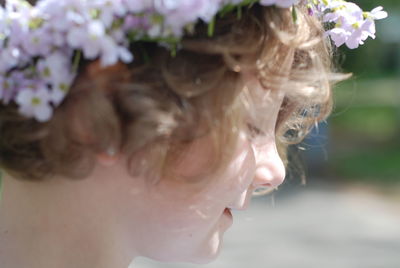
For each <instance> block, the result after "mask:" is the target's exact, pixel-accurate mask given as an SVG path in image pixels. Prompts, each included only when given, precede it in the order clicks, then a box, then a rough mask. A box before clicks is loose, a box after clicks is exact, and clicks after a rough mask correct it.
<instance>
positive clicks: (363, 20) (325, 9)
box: [309, 0, 388, 49]
mask: <svg viewBox="0 0 400 268" xmlns="http://www.w3.org/2000/svg"><path fill="white" fill-rule="evenodd" d="M312 4H313V5H314V7H315V8H314V9H316V10H319V12H320V14H322V16H323V21H324V22H327V23H332V24H334V27H333V28H332V29H331V30H328V31H327V34H328V35H329V36H330V37H331V39H332V41H333V42H334V43H335V45H336V46H337V47H340V46H341V45H343V44H346V46H347V47H348V48H350V49H355V48H358V46H359V45H362V44H364V41H365V40H366V39H367V38H368V37H371V38H373V39H374V38H375V32H376V29H375V20H380V19H384V18H386V17H387V16H388V14H387V12H386V11H383V8H382V7H380V6H379V7H376V8H374V9H373V10H372V11H371V12H364V11H363V10H362V9H361V8H360V7H359V6H358V5H356V4H354V3H351V2H346V1H343V0H330V1H328V0H324V1H312V3H310V4H309V5H312ZM311 9H312V8H311Z"/></svg>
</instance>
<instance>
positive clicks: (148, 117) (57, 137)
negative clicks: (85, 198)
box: [0, 5, 336, 181]
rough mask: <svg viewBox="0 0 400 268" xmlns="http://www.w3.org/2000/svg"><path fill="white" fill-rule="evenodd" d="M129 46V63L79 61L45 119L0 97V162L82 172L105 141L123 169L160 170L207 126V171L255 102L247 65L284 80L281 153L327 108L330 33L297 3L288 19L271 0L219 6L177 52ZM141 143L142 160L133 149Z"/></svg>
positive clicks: (277, 82)
mask: <svg viewBox="0 0 400 268" xmlns="http://www.w3.org/2000/svg"><path fill="white" fill-rule="evenodd" d="M131 49H132V50H133V52H134V55H136V58H135V61H134V63H132V64H131V65H124V64H117V65H115V66H112V67H110V68H106V69H102V68H100V66H99V64H98V62H85V63H83V64H81V67H80V75H79V76H78V78H77V79H76V81H75V83H74V85H73V87H72V88H71V90H70V92H69V93H68V96H67V97H66V99H65V100H64V102H63V103H62V105H61V106H60V107H59V108H57V109H56V111H55V115H54V117H53V118H52V120H51V121H49V122H47V123H38V122H36V121H34V120H32V119H27V118H24V117H22V116H20V115H19V113H18V111H17V107H16V106H12V105H7V106H3V105H0V132H1V136H0V166H1V167H2V168H4V169H5V170H6V171H7V172H9V173H11V174H12V175H14V177H16V178H21V179H25V180H36V181H37V180H44V179H48V178H52V177H54V176H65V177H69V178H84V177H86V176H88V175H89V174H90V172H91V171H92V169H93V167H94V166H95V163H96V155H97V154H98V153H100V152H105V151H107V150H108V149H109V148H114V149H116V150H119V151H120V152H122V153H123V154H124V155H126V156H127V157H128V159H129V165H128V168H129V171H130V172H131V173H132V174H134V173H136V172H143V171H147V170H149V168H150V167H151V169H152V170H157V171H160V172H163V173H168V172H169V171H170V169H169V168H168V167H169V166H170V165H169V164H170V163H171V161H172V162H173V161H177V160H179V159H181V158H182V157H185V154H186V153H187V150H186V149H187V148H188V147H190V144H191V143H192V142H193V141H194V140H196V139H197V138H198V137H201V136H203V135H205V134H211V135H212V137H213V140H214V146H213V147H214V149H215V154H216V156H217V159H218V161H216V162H213V163H210V165H208V166H209V167H210V168H209V172H215V171H216V170H217V169H218V168H221V167H223V166H224V165H225V164H226V163H228V162H229V159H230V158H231V156H232V153H233V150H234V146H233V145H234V144H235V142H236V141H237V138H238V130H240V129H244V128H247V127H248V126H247V124H246V122H245V120H244V117H245V116H244V115H245V114H254V113H256V112H257V113H260V112H262V111H260V109H259V108H257V111H256V110H255V108H254V107H253V106H252V100H251V97H250V95H251V94H250V92H251V88H248V87H246V86H245V85H244V84H243V83H242V80H241V73H243V72H249V73H252V74H254V75H255V76H256V77H257V78H258V80H259V81H260V83H261V84H262V85H263V87H264V88H265V91H269V90H285V93H286V97H285V99H284V102H283V105H282V108H281V110H280V113H279V118H278V122H277V128H276V132H277V140H278V143H279V144H280V146H279V148H280V153H281V155H282V156H283V157H284V155H285V151H286V149H285V148H286V145H287V144H290V143H296V142H298V141H300V140H301V138H302V137H304V136H305V135H306V134H307V132H308V130H309V129H310V127H311V126H312V125H313V124H314V123H315V122H317V121H320V120H322V119H324V118H325V117H326V116H327V115H328V114H329V112H330V110H331V86H332V84H333V82H334V81H335V80H336V79H335V77H336V76H335V75H334V74H333V69H332V63H331V54H332V52H331V47H330V43H329V42H328V41H327V40H326V38H325V37H324V31H323V27H322V24H321V22H320V21H318V19H317V18H315V17H312V16H309V15H308V14H307V10H306V9H305V7H304V8H300V9H299V10H298V21H297V23H295V22H294V21H293V18H292V15H291V12H290V10H288V9H279V8H275V7H261V6H259V5H253V6H252V7H250V8H248V9H246V11H245V12H244V13H243V14H242V17H241V18H238V17H237V15H236V14H233V13H232V14H225V15H224V16H222V17H221V16H220V17H218V19H217V23H216V28H215V33H214V35H213V36H212V37H208V35H207V25H205V24H202V23H198V24H197V25H196V27H195V29H194V31H193V34H188V35H187V36H185V37H184V39H183V41H182V47H181V48H180V49H179V50H178V52H177V55H176V56H172V55H171V53H170V52H169V51H168V50H167V49H165V48H163V47H162V46H159V45H157V44H154V43H145V42H141V43H134V44H133V45H132V47H131ZM258 116H259V115H258ZM265 116H268V115H265ZM199 126H201V127H199ZM222 144H223V145H224V146H223V147H222V146H221V145H222ZM141 150H145V151H146V154H145V155H146V159H147V160H146V161H143V159H141V161H137V158H136V157H135V155H136V154H137V153H138V152H140V151H141Z"/></svg>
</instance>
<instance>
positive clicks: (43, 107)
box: [15, 87, 53, 122]
mask: <svg viewBox="0 0 400 268" xmlns="http://www.w3.org/2000/svg"><path fill="white" fill-rule="evenodd" d="M15 101H16V103H17V104H18V105H19V112H20V113H21V114H22V115H25V116H27V117H33V118H35V119H36V120H38V121H39V122H46V121H48V120H49V119H50V118H51V116H52V114H53V109H52V107H51V105H50V94H49V91H48V89H47V88H45V87H40V88H39V89H38V90H33V89H32V88H25V89H22V90H20V91H19V92H18V94H17V97H16V99H15Z"/></svg>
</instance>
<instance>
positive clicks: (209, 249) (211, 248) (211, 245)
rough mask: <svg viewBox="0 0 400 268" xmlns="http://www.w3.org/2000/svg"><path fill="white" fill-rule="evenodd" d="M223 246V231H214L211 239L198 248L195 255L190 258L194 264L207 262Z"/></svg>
mask: <svg viewBox="0 0 400 268" xmlns="http://www.w3.org/2000/svg"><path fill="white" fill-rule="evenodd" d="M222 246H223V232H215V233H214V234H213V236H212V237H211V239H209V240H208V241H207V243H206V244H203V245H202V247H200V248H199V250H198V253H197V254H196V256H195V257H194V258H193V259H192V260H190V262H191V263H194V264H208V263H210V262H213V261H215V260H216V259H217V258H218V256H219V255H220V252H221V249H222Z"/></svg>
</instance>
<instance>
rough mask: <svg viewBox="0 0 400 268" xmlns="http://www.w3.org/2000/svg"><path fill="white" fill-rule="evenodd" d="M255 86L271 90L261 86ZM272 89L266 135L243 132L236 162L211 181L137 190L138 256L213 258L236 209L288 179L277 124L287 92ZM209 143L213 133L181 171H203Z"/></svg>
mask: <svg viewBox="0 0 400 268" xmlns="http://www.w3.org/2000/svg"><path fill="white" fill-rule="evenodd" d="M255 90H259V91H260V92H263V94H265V90H264V91H262V89H261V87H260V86H259V88H257V89H255ZM267 93H268V96H267V98H264V99H265V101H266V102H267V103H264V104H265V106H267V107H268V108H267V110H266V111H265V115H266V117H267V118H266V119H265V120H264V122H263V126H262V127H263V131H264V134H263V136H262V137H258V138H257V139H256V140H255V139H252V138H251V137H249V135H248V133H244V132H243V133H241V135H240V138H239V140H238V142H237V145H236V151H235V154H234V157H233V159H232V161H231V162H230V163H229V165H228V166H227V167H226V168H225V169H224V170H223V171H221V172H219V173H217V174H213V175H212V176H210V178H206V179H207V180H208V181H209V182H210V183H207V184H201V185H199V184H190V183H182V181H174V180H160V181H159V183H157V184H155V185H152V186H149V187H148V188H146V190H144V191H143V192H140V193H139V192H136V198H138V197H139V198H138V199H140V200H141V201H140V204H139V203H135V204H132V206H134V207H135V208H134V209H132V211H136V212H135V219H132V221H131V222H132V226H131V229H130V235H131V236H132V238H133V239H135V241H140V244H139V247H137V248H136V249H135V250H136V251H137V253H138V255H140V256H145V257H149V258H152V259H155V260H159V261H177V262H193V263H207V262H209V261H212V260H213V259H215V258H216V256H217V255H218V253H219V251H220V249H221V245H222V240H223V234H224V232H225V231H226V230H227V229H228V228H229V227H230V226H231V225H232V223H233V217H232V214H231V210H243V209H246V207H247V206H248V205H249V202H250V198H251V196H252V193H253V191H254V189H256V188H257V187H261V186H263V187H265V186H267V187H271V188H275V187H277V186H278V185H280V184H281V183H282V182H283V179H284V176H285V168H284V165H283V163H282V161H281V159H280V158H279V155H278V153H277V149H276V144H275V124H276V121H277V116H278V113H279V110H280V107H281V104H282V100H283V95H284V94H283V93H282V92H279V91H268V92H267ZM209 144H210V137H207V136H205V137H202V138H199V139H198V140H196V141H195V143H194V144H193V146H192V148H191V150H190V152H192V154H191V156H190V157H188V158H187V159H184V160H183V161H182V162H181V163H180V164H179V165H178V166H177V167H176V169H177V172H180V173H187V172H189V173H190V172H192V170H193V169H195V170H197V169H198V168H199V166H198V163H199V162H200V163H201V162H202V159H204V158H208V157H210V152H209V150H208V148H209ZM196 160H198V161H196ZM127 189H129V187H127ZM136 200H137V199H136ZM135 202H137V201H135ZM127 209H129V208H127ZM133 223H134V224H133Z"/></svg>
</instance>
